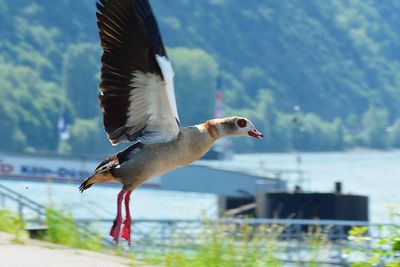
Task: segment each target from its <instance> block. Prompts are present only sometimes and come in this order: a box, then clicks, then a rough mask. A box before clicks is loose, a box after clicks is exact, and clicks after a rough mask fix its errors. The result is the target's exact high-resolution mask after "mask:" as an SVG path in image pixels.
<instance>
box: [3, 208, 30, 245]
mask: <svg viewBox="0 0 400 267" xmlns="http://www.w3.org/2000/svg"><path fill="white" fill-rule="evenodd" d="M0 232H6V233H10V234H13V235H14V239H13V241H14V242H20V241H21V237H24V236H27V234H26V232H25V231H24V222H23V221H22V220H21V218H19V217H18V216H16V215H15V214H13V213H12V212H11V211H8V210H0Z"/></svg>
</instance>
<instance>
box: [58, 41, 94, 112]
mask: <svg viewBox="0 0 400 267" xmlns="http://www.w3.org/2000/svg"><path fill="white" fill-rule="evenodd" d="M99 58H100V50H99V49H98V47H97V45H94V44H88V43H80V44H73V45H70V46H69V48H68V50H67V53H66V54H65V58H64V62H63V87H64V88H65V91H66V94H67V97H68V98H69V100H70V101H71V104H72V106H73V107H74V110H75V112H76V115H77V116H78V117H80V118H85V119H88V118H93V117H96V116H99V115H100V109H99V105H98V101H97V94H98V90H97V85H98V83H99V78H98V76H99V75H98V74H99Z"/></svg>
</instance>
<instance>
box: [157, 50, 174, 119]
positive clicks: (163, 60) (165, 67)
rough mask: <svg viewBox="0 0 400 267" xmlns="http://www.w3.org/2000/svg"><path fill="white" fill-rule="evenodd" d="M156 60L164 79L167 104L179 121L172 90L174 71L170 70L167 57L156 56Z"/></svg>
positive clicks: (169, 62)
mask: <svg viewBox="0 0 400 267" xmlns="http://www.w3.org/2000/svg"><path fill="white" fill-rule="evenodd" d="M156 60H157V63H158V65H159V66H160V69H161V73H162V75H163V77H164V80H165V82H166V87H167V96H168V100H169V103H170V105H171V108H172V112H173V113H174V116H175V118H176V119H177V120H178V121H179V116H178V109H177V107H176V98H175V90H174V75H175V73H174V69H173V68H172V64H171V61H169V60H168V58H167V57H163V56H159V55H156Z"/></svg>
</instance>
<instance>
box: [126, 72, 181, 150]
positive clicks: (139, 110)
mask: <svg viewBox="0 0 400 267" xmlns="http://www.w3.org/2000/svg"><path fill="white" fill-rule="evenodd" d="M131 81H132V84H131V86H132V87H133V88H134V89H133V90H131V91H130V96H129V102H130V104H129V111H128V120H127V122H126V124H125V126H126V127H127V128H129V132H128V134H134V133H135V132H137V131H139V130H141V129H143V128H144V127H146V128H145V131H144V135H143V136H141V137H140V138H139V141H140V142H142V143H144V144H152V143H165V142H169V141H172V140H175V139H176V138H177V136H178V134H179V126H178V124H177V122H176V120H175V115H174V110H173V108H172V107H171V104H170V100H169V96H168V90H167V88H166V83H165V82H164V81H163V80H162V79H161V77H160V76H159V75H157V74H153V73H147V74H146V73H143V72H141V71H136V72H135V73H134V75H133V78H132V80H131ZM175 110H176V106H175Z"/></svg>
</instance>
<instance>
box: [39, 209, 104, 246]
mask: <svg viewBox="0 0 400 267" xmlns="http://www.w3.org/2000/svg"><path fill="white" fill-rule="evenodd" d="M46 226H47V228H48V229H47V231H46V234H45V236H44V237H43V240H45V241H49V242H53V243H57V244H62V245H67V246H71V247H77V248H82V249H88V250H94V251H99V250H101V249H102V248H103V245H102V237H101V235H100V234H96V235H85V234H84V233H82V231H80V230H79V229H78V227H77V226H76V224H75V222H74V219H73V218H72V215H71V214H68V213H65V212H62V211H59V210H55V209H52V208H48V209H47V210H46Z"/></svg>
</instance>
